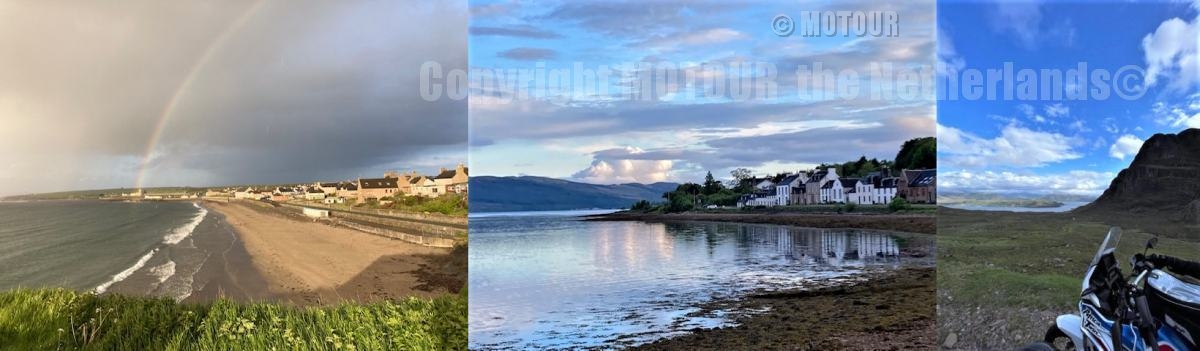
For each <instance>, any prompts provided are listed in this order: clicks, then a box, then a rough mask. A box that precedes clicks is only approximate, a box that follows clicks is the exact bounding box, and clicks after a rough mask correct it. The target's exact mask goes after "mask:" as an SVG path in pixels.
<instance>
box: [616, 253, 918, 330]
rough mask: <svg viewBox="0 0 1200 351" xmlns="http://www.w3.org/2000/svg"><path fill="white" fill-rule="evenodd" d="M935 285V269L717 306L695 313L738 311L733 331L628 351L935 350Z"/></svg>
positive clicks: (905, 270)
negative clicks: (748, 350) (745, 350)
mask: <svg viewBox="0 0 1200 351" xmlns="http://www.w3.org/2000/svg"><path fill="white" fill-rule="evenodd" d="M936 285H937V284H936V274H935V268H933V267H905V268H899V269H897V270H894V271H889V272H883V273H875V274H870V275H869V276H868V278H867V279H865V280H863V281H860V282H857V283H854V284H852V285H849V286H846V285H838V286H829V287H822V288H818V289H815V290H803V289H797V290H791V291H779V292H763V293H755V294H750V295H748V296H746V297H745V298H742V299H739V300H726V301H716V302H713V303H710V304H709V305H708V306H705V307H703V308H702V312H701V313H707V312H705V311H709V312H711V311H714V310H734V311H738V312H734V313H735V314H736V315H735V317H734V321H735V324H736V325H734V326H729V327H719V328H696V329H693V330H691V332H690V333H689V334H685V335H680V336H676V337H671V338H667V339H660V340H656V341H653V342H650V343H646V344H641V345H637V346H633V347H629V348H628V349H627V350H640V351H647V350H743V349H751V350H760V349H761V350H768V349H769V350H775V349H822V350H842V349H851V350H889V349H922V350H924V349H934V348H937V329H936V328H937V316H936V310H937V307H936V300H935V296H936V288H937V287H936ZM756 311H760V312H756Z"/></svg>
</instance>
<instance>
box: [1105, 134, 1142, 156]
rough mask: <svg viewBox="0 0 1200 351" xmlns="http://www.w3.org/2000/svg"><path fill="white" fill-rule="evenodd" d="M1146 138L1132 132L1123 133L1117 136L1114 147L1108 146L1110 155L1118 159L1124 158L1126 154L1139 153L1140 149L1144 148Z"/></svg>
mask: <svg viewBox="0 0 1200 351" xmlns="http://www.w3.org/2000/svg"><path fill="white" fill-rule="evenodd" d="M1143 142H1145V140H1142V139H1139V138H1138V137H1136V136H1133V135H1132V134H1125V135H1122V136H1121V137H1120V138H1117V141H1116V142H1115V143H1113V145H1112V147H1109V148H1108V155H1109V156H1112V157H1113V158H1116V159H1121V160H1124V159H1125V156H1133V155H1137V152H1138V150H1141V149H1142V143H1143Z"/></svg>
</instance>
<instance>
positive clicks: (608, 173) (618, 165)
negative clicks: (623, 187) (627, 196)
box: [571, 146, 675, 184]
mask: <svg viewBox="0 0 1200 351" xmlns="http://www.w3.org/2000/svg"><path fill="white" fill-rule="evenodd" d="M625 152H626V153H627V154H628V155H636V154H641V153H644V151H643V150H642V149H640V148H636V147H629V146H627V147H625ZM674 165H675V162H674V161H672V160H647V159H630V158H619V156H617V157H614V158H609V157H602V156H600V155H597V156H596V159H595V160H593V161H592V165H591V166H588V168H585V169H583V170H581V171H579V172H576V173H575V174H574V175H572V176H571V177H572V178H575V179H576V180H580V181H584V182H588V183H596V184H617V183H654V182H662V181H667V180H670V179H672V178H671V170H672V168H673V167H674Z"/></svg>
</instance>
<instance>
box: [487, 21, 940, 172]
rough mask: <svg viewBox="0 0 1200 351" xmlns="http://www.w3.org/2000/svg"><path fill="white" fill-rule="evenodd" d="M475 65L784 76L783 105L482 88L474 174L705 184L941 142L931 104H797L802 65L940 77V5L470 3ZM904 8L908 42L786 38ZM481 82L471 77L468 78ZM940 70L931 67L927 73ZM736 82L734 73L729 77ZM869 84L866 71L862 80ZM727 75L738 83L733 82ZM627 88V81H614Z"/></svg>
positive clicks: (682, 89)
mask: <svg viewBox="0 0 1200 351" xmlns="http://www.w3.org/2000/svg"><path fill="white" fill-rule="evenodd" d="M470 9H471V19H470V29H469V38H470V53H469V55H470V65H471V67H472V68H473V69H498V68H499V69H520V68H526V69H532V68H537V67H539V65H544V67H546V68H548V69H553V68H570V67H573V65H575V64H580V65H582V67H585V68H589V69H595V68H597V67H600V66H603V65H609V66H612V65H619V64H625V63H636V62H669V63H672V64H674V65H676V66H678V67H679V71H687V70H689V69H694V68H695V67H697V66H698V65H701V64H712V63H716V64H723V65H729V64H730V63H731V62H750V63H752V62H765V63H769V64H771V65H773V66H774V67H776V71H777V84H778V92H779V95H778V96H777V97H776V98H772V99H751V100H748V101H736V100H734V99H730V98H729V97H728V96H723V97H704V98H680V97H679V96H687V95H688V94H687V93H689V92H695V91H701V90H703V89H702V87H697V86H694V85H693V86H673V88H677V89H678V90H673V92H674V93H673V94H664V95H661V96H657V97H658V98H657V99H654V100H653V101H629V100H628V99H614V98H613V96H612V95H614V94H618V93H620V92H622V91H627V90H621V88H620V87H616V90H610V91H607V92H608V93H610V94H579V93H576V94H569V95H567V94H562V93H556V90H553V89H545V90H540V92H546V91H547V90H548V91H549V92H548V93H546V94H544V95H543V96H541V97H540V98H531V99H516V100H509V99H502V98H500V97H504V96H507V95H506V94H509V93H511V89H508V90H505V89H501V88H495V89H489V88H487V87H482V86H480V85H479V84H475V83H476V82H474V81H473V82H472V83H473V85H472V92H471V101H470V110H471V112H470V114H471V121H470V123H471V126H470V136H469V139H470V144H471V149H470V151H471V152H470V157H471V165H472V168H473V169H472V175H501V176H511V175H538V176H548V177H556V178H564V179H569V180H575V181H584V182H592V183H624V182H641V183H649V182H656V181H700V180H702V177H703V175H704V172H705V171H710V170H711V171H712V172H713V174H714V175H716V176H717V177H720V178H724V177H727V176H728V174H729V171H730V170H731V169H733V168H737V167H746V168H750V169H752V170H754V171H755V172H756V173H758V174H766V173H774V172H782V171H796V170H801V169H808V168H811V167H813V166H815V165H816V164H819V163H822V162H844V161H847V160H851V159H857V158H858V157H859V156H862V155H865V156H867V157H868V158H871V157H876V158H881V159H891V158H893V157H894V156H895V154H896V151H898V149H899V147H900V145H901V144H902V143H903V142H904V141H905V140H907V139H911V138H915V137H922V136H932V135H933V134H934V130H935V123H934V113H935V110H934V106H933V104H934V98H933V95H932V94H927V95H920V96H917V97H916V98H912V99H869V98H866V97H865V95H866V94H863V95H864V97H863V98H858V99H850V100H843V99H837V98H829V97H811V96H799V95H797V93H796V91H795V87H796V84H795V79H796V78H795V77H796V75H795V73H794V72H795V70H796V68H797V66H798V65H808V64H812V63H814V62H822V63H823V64H824V66H825V67H829V68H834V69H855V70H858V71H861V72H866V71H867V65H868V63H870V62H872V61H879V62H891V63H894V64H897V65H902V66H924V67H930V69H931V67H932V63H933V55H934V47H935V46H934V42H933V41H934V37H935V35H934V34H935V30H934V28H935V26H934V5H933V3H932V2H930V1H925V2H914V3H908V4H904V5H896V4H870V3H858V2H825V3H822V2H816V3H810V4H804V5H801V4H797V3H793V2H775V3H732V2H728V1H712V2H703V1H695V2H680V1H670V2H667V1H649V2H647V1H630V2H586V1H585V2H580V1H571V2H540V3H539V4H519V3H516V2H510V1H472V2H471V3H470ZM821 10H861V11H896V12H897V13H898V14H899V16H900V18H901V31H900V36H899V37H894V38H880V37H865V38H857V37H853V36H851V37H832V38H803V37H800V36H790V37H780V36H778V35H776V34H775V33H774V32H772V30H771V24H770V23H771V20H772V18H774V17H775V16H776V15H778V14H788V15H790V16H793V17H798V16H799V13H800V12H801V11H821ZM472 72H474V71H472ZM930 72H932V71H930ZM727 73H728V72H727ZM863 74H864V75H865V73H863ZM728 76H737V74H735V73H728ZM612 81H613V82H614V83H617V82H619V80H617V79H613V80H612Z"/></svg>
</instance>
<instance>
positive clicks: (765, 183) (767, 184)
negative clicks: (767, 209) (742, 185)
mask: <svg viewBox="0 0 1200 351" xmlns="http://www.w3.org/2000/svg"><path fill="white" fill-rule="evenodd" d="M774 187H775V182H772V181H771V178H770V177H767V178H764V179H763V180H760V181H758V182H757V183H754V188H755V189H758V190H764V191H765V190H770V189H771V188H774Z"/></svg>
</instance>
